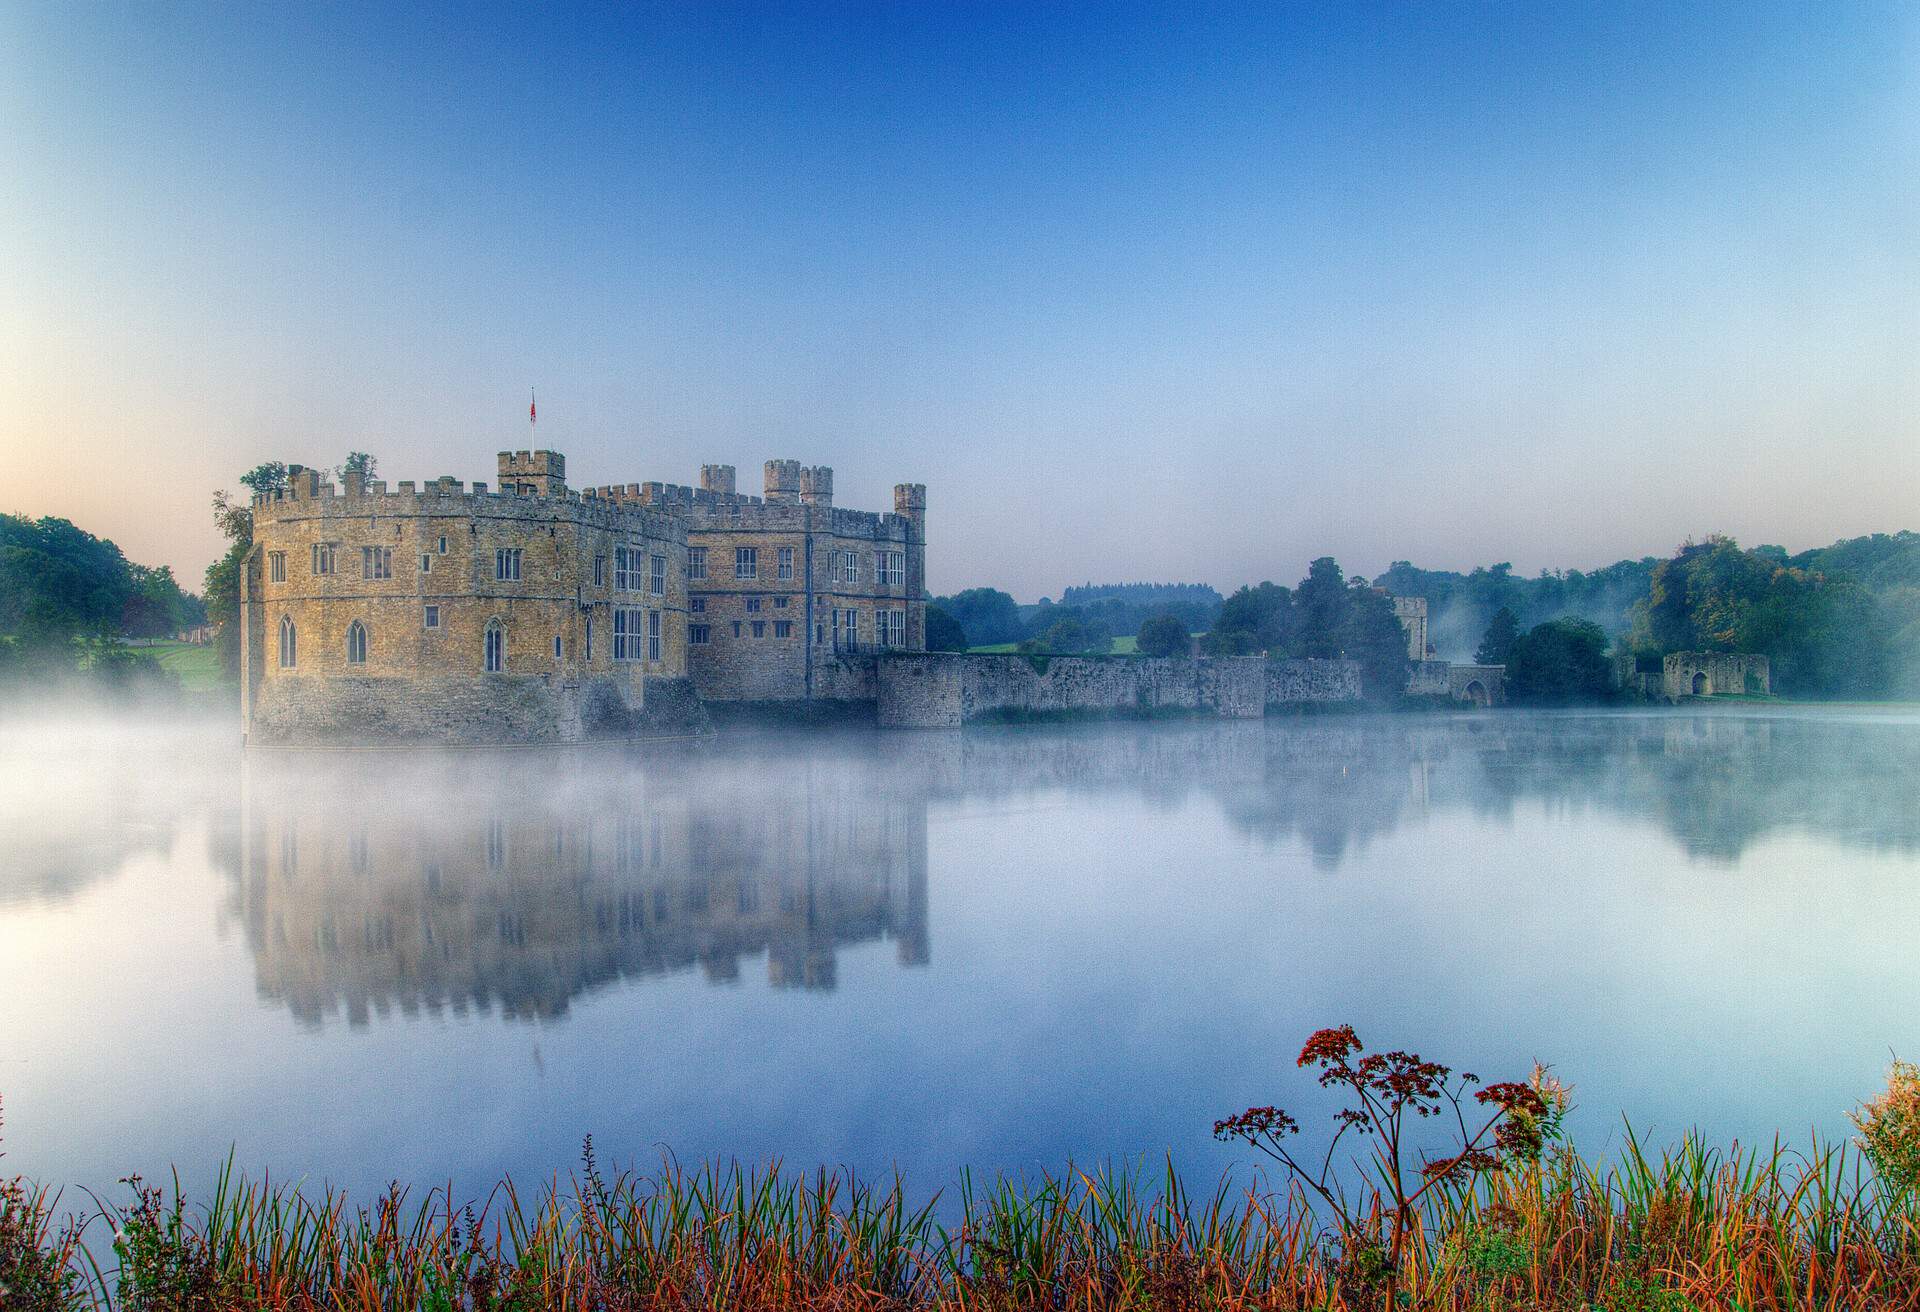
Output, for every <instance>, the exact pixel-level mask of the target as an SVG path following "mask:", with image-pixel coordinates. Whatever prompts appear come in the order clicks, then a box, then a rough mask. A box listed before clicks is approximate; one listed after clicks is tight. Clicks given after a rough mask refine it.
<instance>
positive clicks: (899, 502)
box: [893, 483, 927, 542]
mask: <svg viewBox="0 0 1920 1312" xmlns="http://www.w3.org/2000/svg"><path fill="white" fill-rule="evenodd" d="M893 513H894V514H896V515H904V516H905V517H906V518H907V519H909V520H911V521H912V522H913V528H914V533H913V538H914V541H916V542H925V541H926V540H927V485H926V484H925V483H895V484H894V485H893Z"/></svg>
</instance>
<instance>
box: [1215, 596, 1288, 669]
mask: <svg viewBox="0 0 1920 1312" xmlns="http://www.w3.org/2000/svg"><path fill="white" fill-rule="evenodd" d="M1293 619H1294V615H1293V594H1292V593H1291V592H1290V591H1288V590H1287V589H1286V588H1283V587H1281V586H1280V585H1279V584H1277V583H1261V584H1258V585H1257V586H1255V587H1251V588H1241V589H1240V590H1239V591H1237V592H1235V593H1234V594H1233V595H1232V596H1230V597H1228V598H1227V599H1226V601H1225V602H1224V603H1223V604H1222V605H1221V607H1220V614H1219V615H1218V616H1216V617H1215V619H1214V622H1213V627H1212V628H1211V629H1209V630H1208V631H1207V636H1206V637H1205V638H1203V639H1201V642H1200V645H1201V649H1202V650H1203V651H1205V652H1206V653H1207V654H1208V655H1209V656H1251V655H1257V654H1259V653H1261V652H1266V653H1268V654H1270V655H1275V656H1281V655H1285V654H1286V653H1287V644H1288V642H1289V641H1290V640H1291V637H1292V632H1293V627H1294V625H1293Z"/></svg>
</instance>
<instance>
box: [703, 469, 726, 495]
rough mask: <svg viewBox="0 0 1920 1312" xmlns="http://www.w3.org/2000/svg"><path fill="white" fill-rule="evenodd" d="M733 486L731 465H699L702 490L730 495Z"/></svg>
mask: <svg viewBox="0 0 1920 1312" xmlns="http://www.w3.org/2000/svg"><path fill="white" fill-rule="evenodd" d="M733 486H734V484H733V466H732V465H702V466H700V490H701V491H702V492H713V493H716V494H718V495H720V496H728V497H730V496H732V495H733Z"/></svg>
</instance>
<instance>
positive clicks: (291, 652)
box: [280, 615, 299, 670]
mask: <svg viewBox="0 0 1920 1312" xmlns="http://www.w3.org/2000/svg"><path fill="white" fill-rule="evenodd" d="M297 644H298V636H297V635H296V634H295V633H294V631H293V616H291V615H282V616H281V617H280V668H281V669H283V670H290V669H292V668H293V665H294V658H295V657H297V656H298V655H299V651H298V649H297Z"/></svg>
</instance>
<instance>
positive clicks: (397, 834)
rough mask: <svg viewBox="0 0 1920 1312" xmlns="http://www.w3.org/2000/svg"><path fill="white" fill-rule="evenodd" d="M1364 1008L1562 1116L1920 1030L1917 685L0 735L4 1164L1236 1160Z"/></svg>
mask: <svg viewBox="0 0 1920 1312" xmlns="http://www.w3.org/2000/svg"><path fill="white" fill-rule="evenodd" d="M1339 1022H1351V1023H1352V1024H1354V1025H1355V1026H1356V1027H1357V1028H1358V1030H1359V1031H1360V1034H1361V1036H1362V1037H1363V1038H1364V1039H1366V1040H1367V1041H1368V1042H1369V1043H1370V1045H1372V1046H1375V1047H1409V1048H1414V1049H1416V1050H1418V1051H1420V1052H1422V1053H1423V1054H1424V1055H1427V1056H1429V1057H1433V1058H1435V1059H1438V1060H1442V1061H1448V1062H1452V1063H1454V1064H1456V1065H1458V1066H1462V1067H1465V1068H1468V1069H1471V1070H1475V1071H1478V1072H1480V1073H1481V1074H1482V1075H1484V1076H1487V1077H1489V1078H1507V1077H1512V1076H1517V1075H1520V1074H1522V1073H1523V1072H1524V1071H1525V1070H1526V1069H1527V1068H1528V1067H1529V1066H1530V1064H1531V1063H1532V1062H1533V1061H1534V1059H1536V1058H1539V1059H1541V1060H1544V1061H1548V1062H1551V1063H1553V1064H1554V1065H1555V1067H1556V1068H1557V1070H1558V1072H1559V1073H1560V1074H1561V1075H1562V1076H1563V1077H1564V1078H1565V1079H1567V1080H1568V1081H1570V1082H1571V1083H1572V1084H1573V1085H1574V1086H1575V1090H1576V1097H1577V1099H1578V1102H1579V1110H1578V1111H1577V1113H1576V1114H1575V1117H1574V1120H1573V1124H1574V1129H1575V1132H1576V1137H1577V1138H1578V1139H1579V1140H1580V1141H1581V1142H1582V1143H1583V1144H1584V1145H1586V1146H1588V1147H1590V1148H1594V1149H1597V1150H1605V1149H1606V1148H1608V1147H1609V1146H1610V1145H1616V1144H1617V1143H1618V1142H1619V1139H1620V1125H1621V1118H1622V1116H1623V1115H1624V1116H1628V1117H1630V1118H1631V1119H1632V1121H1633V1123H1634V1125H1635V1127H1636V1129H1638V1130H1642V1131H1644V1132H1646V1133H1648V1134H1650V1135H1651V1136H1652V1137H1654V1138H1655V1139H1670V1138H1675V1137H1677V1136H1678V1135H1679V1134H1681V1133H1682V1132H1684V1131H1685V1130H1687V1129H1688V1128H1689V1127H1696V1126H1697V1127H1698V1128H1699V1129H1701V1130H1702V1131H1704V1132H1706V1133H1707V1134H1709V1135H1710V1136H1712V1137H1714V1138H1717V1139H1723V1140H1724V1139H1730V1138H1735V1137H1738V1138H1740V1139H1742V1140H1752V1139H1755V1138H1760V1139H1771V1137H1772V1136H1773V1135H1774V1133H1775V1132H1776V1131H1783V1132H1785V1133H1786V1134H1788V1135H1789V1136H1794V1137H1798V1138H1802V1139H1804V1137H1805V1136H1806V1134H1807V1133H1808V1132H1809V1130H1818V1131H1819V1132H1821V1133H1823V1134H1837V1133H1840V1132H1842V1131H1844V1129H1845V1128H1846V1123H1845V1113H1846V1111H1847V1110H1848V1108H1850V1107H1851V1106H1852V1105H1853V1104H1854V1103H1855V1102H1857V1101H1858V1100H1859V1099H1860V1098H1861V1097H1862V1096H1863V1095H1865V1094H1868V1093H1870V1092H1873V1091H1874V1090H1875V1089H1876V1088H1877V1087H1878V1086H1879V1084H1880V1081H1881V1078H1882V1074H1883V1071H1884V1067H1885V1065H1886V1062H1887V1059H1888V1055H1889V1050H1894V1051H1898V1052H1900V1053H1901V1054H1903V1055H1907V1056H1911V1055H1913V1054H1915V1053H1920V715H1915V714H1913V713H1911V712H1901V711H1892V710H1888V711H1875V710H1847V709H1837V708H1836V709H1820V710H1815V709H1805V710H1803V709H1796V708H1785V709H1780V710H1775V711H1770V712H1757V713H1747V712H1734V711H1725V712H1710V713H1700V714H1695V713H1686V712H1664V713H1644V714H1611V713H1610V714H1524V713H1491V714H1486V713H1483V714H1478V715H1460V716H1403V717H1377V718H1376V717H1353V718H1319V719H1301V720H1286V721H1278V722H1268V723H1253V724H1200V723H1194V724H1172V725H1151V726H1101V727H1050V728H1039V729H994V730H978V731H975V730H969V731H967V732H964V733H952V734H890V735H883V734H875V733H847V734H820V735H809V736H756V737H737V738H729V739H723V740H721V741H719V742H717V743H713V744H709V745H705V746H690V747H685V748H670V749H665V750H662V749H659V748H656V749H653V750H651V751H648V752H644V753H642V752H629V751H626V750H624V749H616V748H594V749H583V750H577V751H564V752H547V751H539V752H535V751H527V752H511V753H459V754H414V753H406V752H367V753H355V754H316V755H282V756H255V757H253V758H250V759H247V760H244V761H243V760H242V758H241V755H240V753H239V752H238V750H237V749H236V747H235V746H234V744H233V742H232V735H231V733H230V732H229V727H228V726H227V725H225V724H221V725H217V726H208V725H197V726H180V725H171V726H169V725H153V724H136V725H131V726H128V725H118V726H116V725H111V724H108V723H105V722H102V721H88V722H85V723H78V724H76V723H71V722H66V723H42V724H19V723H13V724H8V725H5V726H0V1098H3V1099H4V1102H5V1118H6V1124H5V1140H4V1143H3V1144H0V1147H4V1149H5V1151H6V1153H7V1156H6V1157H5V1159H4V1162H3V1163H0V1165H4V1166H5V1167H7V1168H8V1170H9V1173H11V1172H12V1171H24V1172H26V1173H28V1174H29V1175H33V1176H36V1177H38V1178H40V1179H43V1180H46V1181H48V1182H56V1183H62V1184H67V1185H80V1184H84V1185H89V1186H92V1187H95V1188H99V1187H102V1186H111V1185H112V1183H113V1182H114V1181H115V1180H116V1179H117V1178H118V1177H120V1176H122V1175H124V1174H126V1173H128V1172H129V1171H132V1170H139V1171H141V1172H143V1173H146V1174H148V1175H149V1176H153V1175H160V1174H163V1173H164V1172H165V1171H166V1170H167V1169H168V1168H169V1167H170V1166H177V1167H178V1168H179V1169H180V1170H181V1172H182V1174H183V1176H184V1177H185V1178H186V1179H187V1180H189V1181H190V1182H204V1181H205V1180H206V1179H207V1178H208V1177H209V1176H210V1174H211V1172H212V1171H213V1169H214V1168H215V1167H216V1166H217V1164H218V1163H219V1162H220V1161H221V1160H223V1159H224V1158H225V1157H226V1155H227V1154H228V1152H229V1151H232V1152H233V1153H234V1154H235V1155H236V1157H237V1160H238V1162H239V1163H240V1165H241V1166H243V1167H244V1168H246V1169H248V1170H250V1171H255V1172H258V1171H261V1170H265V1169H267V1168H271V1170H272V1172H273V1174H274V1176H275V1177H276V1178H280V1179H287V1180H292V1179H296V1178H304V1179H306V1180H307V1181H309V1182H313V1183H319V1182H322V1181H325V1182H329V1183H332V1184H336V1185H344V1186H347V1187H349V1188H350V1189H352V1190H353V1191H354V1192H355V1193H356V1194H359V1195H361V1196H362V1197H364V1196H366V1195H367V1194H368V1193H370V1192H371V1191H373V1190H375V1189H377V1188H378V1187H379V1186H380V1185H382V1184H383V1183H384V1182H385V1181H387V1180H389V1179H392V1178H399V1179H402V1180H407V1181H411V1182H414V1183H417V1184H427V1183H433V1182H441V1181H447V1180H451V1181H453V1182H454V1183H455V1185H456V1188H457V1189H459V1190H461V1191H462V1192H471V1191H475V1190H481V1189H484V1188H485V1187H486V1186H487V1185H489V1184H490V1183H491V1182H492V1181H493V1180H494V1179H495V1178H496V1177H497V1176H498V1175H499V1174H500V1173H502V1172H512V1173H514V1174H516V1175H519V1176H525V1177H544V1176H546V1175H549V1174H551V1173H552V1172H554V1171H555V1170H561V1171H564V1170H566V1169H568V1168H569V1167H570V1166H571V1165H572V1164H573V1163H574V1162H575V1160H576V1158H577V1153H578V1147H579V1143H580V1139H581V1137H582V1135H584V1134H586V1133H588V1132H589V1131H591V1132H592V1133H593V1135H594V1137H595V1141H596V1144H597V1145H598V1146H599V1149H600V1152H601V1156H602V1158H603V1161H604V1160H606V1159H609V1158H611V1159H612V1160H614V1161H616V1162H618V1163H621V1164H638V1165H648V1164H650V1163H652V1162H654V1161H656V1160H657V1159H658V1156H659V1154H660V1153H661V1152H663V1151H671V1152H673V1153H675V1154H677V1155H678V1156H679V1157H680V1158H681V1159H682V1160H683V1161H687V1160H700V1159H706V1158H712V1157H737V1158H739V1159H742V1160H746V1161H756V1162H757V1161H764V1160H768V1159H772V1158H783V1159H784V1160H785V1161H786V1162H788V1163H789V1164H792V1165H798V1166H805V1167H808V1168H811V1167H812V1166H813V1165H815V1164H817V1163H821V1162H827V1163H840V1164H847V1165H852V1166H855V1167H858V1168H859V1169H861V1170H862V1171H864V1172H884V1171H889V1170H892V1169H894V1168H896V1167H897V1168H898V1169H900V1170H901V1171H903V1172H904V1173H905V1174H906V1175H907V1177H908V1180H909V1182H910V1184H912V1185H913V1186H915V1187H916V1188H919V1189H924V1190H927V1191H931V1190H932V1189H935V1188H939V1187H942V1186H945V1185H948V1184H950V1183H951V1182H952V1181H953V1180H954V1179H955V1177H956V1176H957V1174H958V1172H959V1171H960V1169H961V1168H962V1167H963V1166H968V1165H971V1166H973V1167H975V1168H982V1169H989V1170H992V1169H999V1170H1008V1171H1015V1172H1018V1171H1033V1170H1038V1169H1042V1168H1058V1167H1060V1166H1062V1165H1064V1164H1065V1163H1067V1162H1068V1161H1069V1160H1073V1161H1076V1162H1081V1163H1093V1162H1098V1161H1102V1160H1114V1161H1137V1160H1140V1159H1142V1158H1145V1159H1147V1160H1148V1161H1149V1162H1157V1161H1158V1160H1159V1159H1160V1158H1161V1156H1162V1155H1163V1154H1165V1153H1167V1152H1171V1153H1172V1154H1173V1156H1174V1158H1175V1159H1176V1161H1178V1162H1179V1163H1180V1164H1181V1165H1182V1166H1183V1167H1187V1168H1191V1169H1193V1170H1196V1171H1198V1172H1199V1173H1201V1174H1202V1175H1204V1176H1206V1177H1208V1178H1211V1177H1213V1176H1214V1175H1216V1174H1217V1173H1218V1172H1219V1171H1221V1170H1222V1169H1224V1168H1226V1167H1227V1166H1229V1165H1232V1164H1234V1163H1237V1162H1242V1161H1244V1158H1243V1157H1241V1156H1240V1155H1239V1154H1237V1153H1235V1152H1234V1151H1233V1150H1231V1149H1229V1148H1226V1147H1224V1146H1222V1145H1217V1144H1215V1143H1213V1142H1212V1141H1211V1139H1210V1129H1211V1126H1212V1123H1213V1121H1214V1120H1215V1119H1217V1118H1218V1117H1220V1116H1222V1115H1225V1114H1228V1113H1230V1112H1233V1111H1237V1110H1239V1109H1241V1108H1243V1107H1245V1106H1247V1105H1249V1104H1251V1103H1266V1102H1278V1103H1280V1104H1282V1105H1284V1106H1289V1107H1293V1108H1297V1109H1307V1110H1313V1109H1316V1108H1318V1107H1319V1106H1320V1105H1321V1104H1319V1102H1318V1101H1317V1099H1316V1098H1315V1097H1314V1096H1313V1095H1314V1093H1315V1092H1316V1091H1315V1090H1313V1089H1312V1086H1311V1084H1310V1081H1308V1080H1307V1079H1306V1078H1305V1077H1304V1076H1303V1075H1302V1074H1301V1073H1299V1072H1297V1071H1295V1069H1294V1067H1293V1058H1294V1056H1295V1054H1296V1053H1297V1051H1298V1049H1299V1045H1300V1041H1301V1039H1302V1038H1303V1037H1304V1036H1305V1034H1306V1033H1308V1032H1309V1031H1311V1030H1313V1029H1315V1028H1317V1027H1319V1026H1321V1025H1326V1024H1335V1023H1339Z"/></svg>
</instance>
